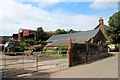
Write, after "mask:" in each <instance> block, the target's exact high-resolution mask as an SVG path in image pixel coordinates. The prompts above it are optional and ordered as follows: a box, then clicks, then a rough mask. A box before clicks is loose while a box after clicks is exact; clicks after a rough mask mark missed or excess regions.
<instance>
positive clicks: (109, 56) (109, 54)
mask: <svg viewBox="0 0 120 80" xmlns="http://www.w3.org/2000/svg"><path fill="white" fill-rule="evenodd" d="M114 56H115V54H112V53H108V56H106V57H102V58H99V59H95V60H91V61H87V62H83V63H80V64H77V65H75V66H80V65H86V64H91V63H94V62H97V61H101V60H104V59H106V58H111V57H114ZM73 67H74V66H73Z"/></svg>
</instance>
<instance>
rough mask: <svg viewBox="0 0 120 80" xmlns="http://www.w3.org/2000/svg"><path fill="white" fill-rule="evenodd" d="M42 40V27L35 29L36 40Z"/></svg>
mask: <svg viewBox="0 0 120 80" xmlns="http://www.w3.org/2000/svg"><path fill="white" fill-rule="evenodd" d="M43 38H44V30H43V29H42V27H38V28H37V34H36V40H37V41H39V40H43Z"/></svg>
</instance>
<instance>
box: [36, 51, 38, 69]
mask: <svg viewBox="0 0 120 80" xmlns="http://www.w3.org/2000/svg"><path fill="white" fill-rule="evenodd" d="M36 71H38V52H37V53H36Z"/></svg>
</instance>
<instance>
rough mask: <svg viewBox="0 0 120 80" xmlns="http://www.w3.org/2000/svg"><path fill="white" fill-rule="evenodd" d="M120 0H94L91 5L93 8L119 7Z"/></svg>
mask: <svg viewBox="0 0 120 80" xmlns="http://www.w3.org/2000/svg"><path fill="white" fill-rule="evenodd" d="M118 2H119V0H93V3H92V4H91V5H90V7H91V8H93V9H106V8H114V7H118Z"/></svg>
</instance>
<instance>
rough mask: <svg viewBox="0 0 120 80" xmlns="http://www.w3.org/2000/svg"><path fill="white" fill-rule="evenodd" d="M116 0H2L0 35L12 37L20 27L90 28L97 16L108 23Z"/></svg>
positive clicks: (96, 21)
mask: <svg viewBox="0 0 120 80" xmlns="http://www.w3.org/2000/svg"><path fill="white" fill-rule="evenodd" d="M118 1H119V0H108V1H107V0H106V1H105V0H76V1H75V0H69V2H68V0H1V1H0V36H12V34H16V33H18V30H19V29H20V28H25V29H33V30H36V29H37V27H43V29H44V31H55V30H56V29H65V30H69V29H73V30H80V31H85V30H91V29H94V28H95V27H96V26H97V25H98V20H99V18H100V17H102V18H103V19H104V24H106V25H109V24H108V21H109V17H110V16H112V15H113V14H114V13H115V12H117V11H118Z"/></svg>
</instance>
